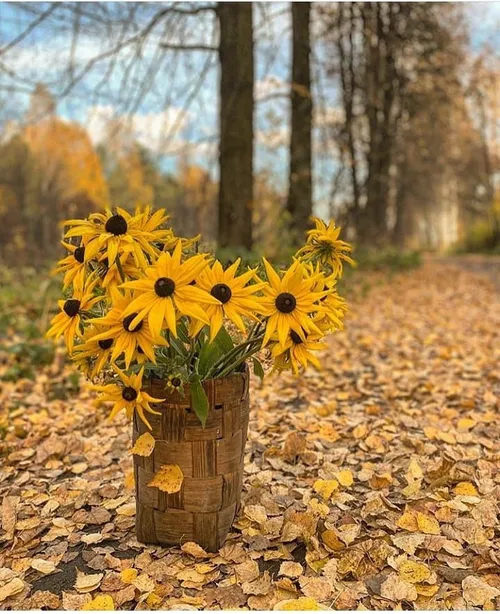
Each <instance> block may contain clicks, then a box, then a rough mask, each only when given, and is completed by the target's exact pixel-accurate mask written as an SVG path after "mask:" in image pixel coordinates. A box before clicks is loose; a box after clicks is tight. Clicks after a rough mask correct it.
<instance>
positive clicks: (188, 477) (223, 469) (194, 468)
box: [133, 372, 249, 552]
mask: <svg viewBox="0 0 500 614" xmlns="http://www.w3.org/2000/svg"><path fill="white" fill-rule="evenodd" d="M248 384H249V376H248V372H246V373H238V374H235V375H231V376H229V377H226V378H223V379H219V380H208V381H206V382H204V383H203V387H204V389H205V392H206V394H207V398H208V402H209V411H208V418H207V422H206V425H205V428H202V426H201V424H200V422H199V420H198V418H197V416H196V414H195V413H194V412H193V410H192V409H191V407H190V400H191V395H190V391H189V387H188V386H186V388H185V394H184V396H181V395H180V394H179V393H166V392H165V388H164V382H163V381H162V380H158V379H153V380H152V381H151V382H150V386H149V390H148V389H146V390H147V391H148V392H150V394H152V395H153V396H154V397H156V398H165V397H166V400H165V402H163V403H161V404H160V405H156V406H155V410H157V411H159V412H161V415H159V416H156V415H148V420H149V421H150V423H151V426H152V431H150V432H151V434H152V435H153V437H154V439H155V441H156V443H155V447H154V450H153V453H152V454H151V455H150V456H148V457H142V456H136V455H134V473H135V491H136V509H137V513H136V535H137V539H138V540H139V541H141V542H143V543H148V544H162V545H168V546H178V545H180V544H183V543H185V542H188V541H194V542H196V543H198V544H199V545H200V546H202V547H203V548H205V549H207V550H209V551H212V552H213V551H217V550H218V549H219V548H220V547H221V545H222V544H223V542H224V540H225V538H226V535H227V534H228V532H229V529H230V528H231V525H232V523H233V520H234V517H235V515H236V513H237V511H238V508H239V505H240V500H241V489H242V478H243V457H244V453H245V444H246V439H247V431H248V414H249V395H248ZM133 425H134V426H133V441H134V443H135V440H136V439H137V438H138V437H139V436H140V435H142V434H143V433H145V432H149V429H148V428H147V426H146V425H144V424H143V423H142V421H141V420H140V418H138V416H137V415H135V417H134V422H133ZM162 465H179V467H180V468H181V469H182V472H183V474H184V480H183V483H182V488H181V490H180V491H179V492H177V493H174V494H167V493H165V492H162V491H161V490H159V489H158V488H154V487H150V486H148V483H149V482H150V481H151V480H152V478H153V476H154V474H155V473H156V472H157V471H158V470H159V469H160V467H161V466H162Z"/></svg>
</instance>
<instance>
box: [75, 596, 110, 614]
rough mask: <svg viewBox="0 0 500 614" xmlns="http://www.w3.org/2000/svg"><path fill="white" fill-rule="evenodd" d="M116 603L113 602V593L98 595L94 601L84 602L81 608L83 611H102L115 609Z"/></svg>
mask: <svg viewBox="0 0 500 614" xmlns="http://www.w3.org/2000/svg"><path fill="white" fill-rule="evenodd" d="M114 609H115V604H114V603H113V597H111V595H97V597H95V598H94V599H92V601H89V602H88V603H86V604H84V606H83V607H82V608H81V610H82V611H83V610H84V611H87V612H88V611H102V610H114Z"/></svg>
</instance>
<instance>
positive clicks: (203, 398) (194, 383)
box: [190, 375, 208, 428]
mask: <svg viewBox="0 0 500 614" xmlns="http://www.w3.org/2000/svg"><path fill="white" fill-rule="evenodd" d="M190 384H191V404H192V406H193V407H192V409H193V410H194V413H195V414H196V415H197V416H198V419H199V421H200V422H201V426H202V427H203V428H205V423H206V421H207V417H208V399H207V395H206V394H205V391H204V390H203V386H202V385H201V381H200V377H199V376H198V375H196V376H194V377H193V378H192V379H191V380H190Z"/></svg>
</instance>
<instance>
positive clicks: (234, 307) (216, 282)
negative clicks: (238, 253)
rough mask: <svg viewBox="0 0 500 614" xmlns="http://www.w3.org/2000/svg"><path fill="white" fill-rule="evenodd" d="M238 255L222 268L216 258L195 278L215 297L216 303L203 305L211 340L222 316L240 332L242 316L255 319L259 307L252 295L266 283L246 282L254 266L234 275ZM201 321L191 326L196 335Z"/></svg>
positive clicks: (218, 328)
mask: <svg viewBox="0 0 500 614" xmlns="http://www.w3.org/2000/svg"><path fill="white" fill-rule="evenodd" d="M240 262H241V258H238V260H236V262H234V263H233V264H232V265H231V266H230V267H229V268H228V269H227V270H226V271H224V269H223V268H222V265H221V263H220V262H219V261H216V262H214V264H213V266H212V267H211V268H210V267H207V268H206V269H205V270H204V271H202V273H201V274H200V276H199V277H198V279H197V280H196V287H197V288H201V289H202V290H205V291H206V292H208V293H209V294H211V295H212V296H213V297H215V298H216V299H218V300H219V301H220V303H219V304H218V305H207V307H206V309H205V312H206V314H207V316H208V318H209V319H210V342H212V341H213V340H214V339H215V337H216V336H217V333H218V332H219V331H220V329H221V327H222V323H223V320H224V318H229V319H230V320H231V322H233V323H234V324H235V326H237V327H238V328H239V329H240V330H241V332H243V333H245V332H246V328H245V323H244V322H243V320H242V316H243V317H247V318H250V319H252V320H257V317H256V316H255V313H256V312H257V313H258V312H259V311H260V304H259V302H258V300H257V299H256V297H253V296H252V295H253V294H255V293H256V292H258V291H259V290H261V289H262V288H263V287H264V286H265V285H266V284H265V283H257V284H253V285H250V286H248V285H247V284H248V282H249V281H250V280H252V279H253V278H254V277H255V270H250V271H247V272H246V273H243V274H242V275H239V276H238V277H236V271H237V270H238V267H239V266H240ZM201 328H203V322H200V321H197V322H196V323H195V324H194V325H193V326H192V328H191V334H192V335H193V336H194V335H196V334H197V333H198V332H199V331H200V330H201Z"/></svg>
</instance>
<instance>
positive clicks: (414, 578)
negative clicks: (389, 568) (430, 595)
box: [398, 561, 431, 584]
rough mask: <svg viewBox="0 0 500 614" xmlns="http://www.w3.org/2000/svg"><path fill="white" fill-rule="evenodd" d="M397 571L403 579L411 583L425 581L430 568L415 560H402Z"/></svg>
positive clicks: (428, 575) (428, 576) (429, 573)
mask: <svg viewBox="0 0 500 614" xmlns="http://www.w3.org/2000/svg"><path fill="white" fill-rule="evenodd" d="M398 571H399V575H400V576H401V577H402V578H403V580H406V582H411V583H412V584H419V583H420V582H425V581H426V580H428V579H429V578H430V575H431V572H430V569H429V568H428V567H427V566H426V565H424V564H423V563H416V562H415V561H403V562H402V563H401V565H400V566H399V570H398Z"/></svg>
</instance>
